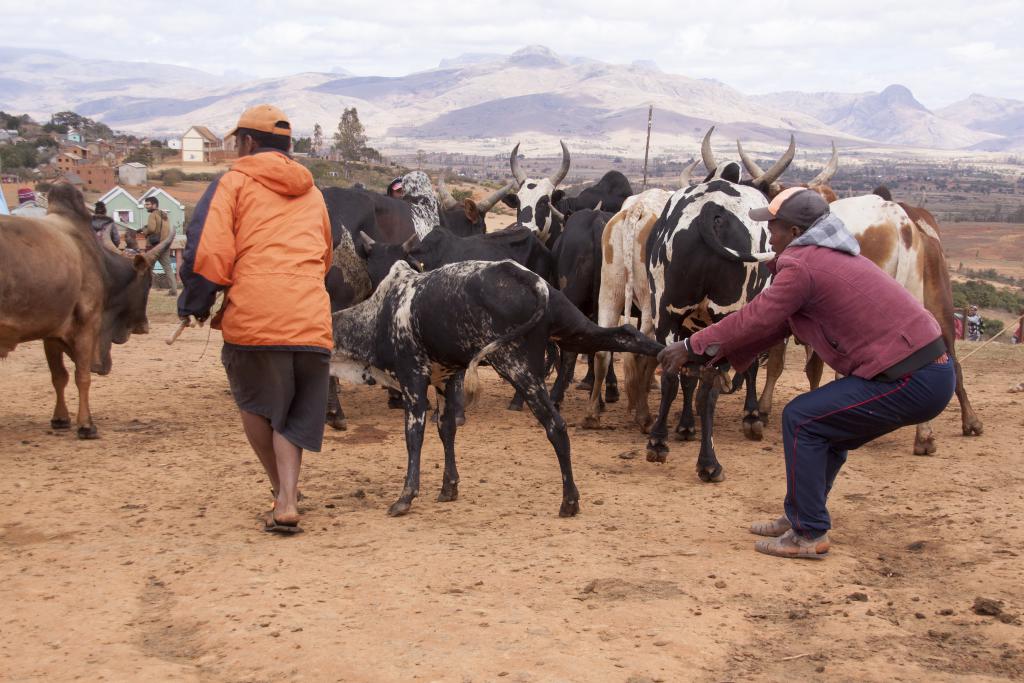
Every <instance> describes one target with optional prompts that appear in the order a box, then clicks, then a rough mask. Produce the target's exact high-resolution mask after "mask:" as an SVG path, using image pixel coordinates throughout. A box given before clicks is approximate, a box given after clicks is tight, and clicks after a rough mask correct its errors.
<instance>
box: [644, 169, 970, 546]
mask: <svg viewBox="0 0 1024 683" xmlns="http://www.w3.org/2000/svg"><path fill="white" fill-rule="evenodd" d="M750 217H751V218H753V219H754V220H760V221H768V229H769V232H770V234H771V246H772V250H773V251H775V253H776V254H778V256H777V257H776V259H775V261H773V262H772V263H771V264H769V267H770V268H772V270H773V273H774V278H773V279H772V283H771V286H769V287H768V288H767V289H765V290H764V291H763V292H761V294H760V295H758V296H757V297H756V298H755V299H754V300H753V301H751V302H750V303H749V304H747V305H746V306H744V307H743V308H742V309H740V310H739V311H736V312H735V313H733V314H732V315H730V316H728V317H726V318H725V319H724V320H722V321H721V322H719V323H717V324H715V325H711V326H710V327H707V328H705V329H703V330H701V331H700V332H697V333H695V334H694V335H693V336H691V337H690V338H688V339H684V340H683V341H680V342H676V343H675V344H672V345H670V346H668V347H667V348H666V349H665V350H664V351H662V353H661V355H660V356H659V359H660V360H661V363H662V365H663V366H664V368H665V371H666V372H678V371H679V369H680V368H681V367H682V366H683V365H684V364H685V363H696V362H706V363H718V362H721V361H723V360H728V361H729V363H730V364H732V366H733V367H734V368H735V369H736V370H737V371H743V370H745V369H746V368H747V367H749V366H750V364H751V363H753V362H754V361H755V360H756V358H757V355H758V353H760V352H761V351H763V350H764V349H767V348H769V347H771V346H772V345H774V344H776V343H777V342H779V341H781V340H783V339H784V338H785V337H786V336H788V335H789V334H794V335H796V336H797V337H798V338H800V340H801V341H803V342H804V343H806V344H808V345H809V346H811V348H813V349H814V350H815V351H816V352H817V353H818V355H819V356H821V358H822V359H823V360H824V361H825V362H826V363H828V364H829V365H831V366H832V367H833V368H834V369H835V370H836V371H837V372H839V373H841V374H842V375H845V377H844V378H843V379H840V380H837V381H835V382H831V383H829V384H826V385H825V386H823V387H821V388H819V389H816V390H815V391H811V392H808V393H806V394H802V395H801V396H798V397H797V398H795V399H793V401H791V402H790V403H789V404H788V405H787V406H786V408H785V410H783V413H782V434H783V439H784V443H783V445H784V448H785V454H786V484H787V490H786V500H785V511H786V514H785V515H783V516H782V517H779V518H778V519H775V520H772V521H771V522H764V523H759V524H754V525H752V526H751V528H750V530H751V531H752V532H753V533H755V534H759V535H762V536H771V537H773V538H772V540H768V541H758V542H757V543H756V544H755V549H756V550H758V551H759V552H762V553H766V554H769V555H778V556H781V557H811V558H821V557H824V556H825V555H826V554H827V553H828V550H829V539H828V530H829V529H830V528H831V526H832V524H831V520H830V518H829V514H828V509H827V508H826V507H825V501H826V499H827V497H828V493H829V491H830V490H831V488H832V484H833V482H834V481H835V478H836V475H837V474H838V473H839V470H840V468H841V467H842V466H843V463H845V462H846V454H847V451H849V450H852V449H854V448H858V447H860V446H862V445H864V444H865V443H867V442H869V441H871V440H873V439H876V438H878V437H879V436H882V435H883V434H887V433H889V432H891V431H893V430H895V429H898V428H899V427H903V426H906V425H912V424H917V423H919V422H924V421H926V420H930V419H932V418H933V417H935V416H936V415H938V414H939V413H941V412H942V410H943V408H945V407H946V404H947V403H949V399H950V397H951V396H952V395H953V388H954V386H955V383H956V377H955V375H954V371H953V365H952V363H951V362H950V360H949V357H948V356H947V355H946V347H945V343H944V342H943V340H942V336H941V332H940V330H939V325H938V323H937V322H935V318H934V317H932V315H931V313H929V312H928V311H927V310H925V308H924V306H922V305H921V303H920V302H918V301H917V300H916V299H914V297H912V296H911V295H910V293H909V292H907V290H905V289H904V288H903V287H901V286H900V285H899V284H898V283H897V282H896V281H895V280H893V279H892V278H891V277H889V276H888V275H887V274H886V273H885V272H883V271H882V270H881V269H880V268H879V267H878V266H876V265H875V264H874V263H872V262H871V261H870V260H869V259H867V258H865V257H863V256H860V246H859V245H858V243H857V240H856V239H854V238H853V236H852V235H851V234H850V233H849V231H848V230H847V229H846V226H844V225H843V223H842V221H840V220H839V219H838V218H837V217H836V216H833V215H832V214H830V213H829V209H828V204H827V203H826V202H825V200H824V199H822V198H821V196H820V195H818V193H816V192H814V191H812V190H806V189H804V188H790V189H788V190H785V191H783V192H781V193H779V194H778V195H777V196H776V197H775V199H773V200H772V202H771V204H770V205H769V206H767V207H765V208H761V209H753V210H751V212H750Z"/></svg>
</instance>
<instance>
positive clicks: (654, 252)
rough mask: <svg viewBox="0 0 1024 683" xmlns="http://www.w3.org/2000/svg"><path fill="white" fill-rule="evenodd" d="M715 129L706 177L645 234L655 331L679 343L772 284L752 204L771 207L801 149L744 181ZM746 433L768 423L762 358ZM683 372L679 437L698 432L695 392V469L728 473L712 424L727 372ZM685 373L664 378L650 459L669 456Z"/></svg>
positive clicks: (717, 477)
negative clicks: (715, 149)
mask: <svg viewBox="0 0 1024 683" xmlns="http://www.w3.org/2000/svg"><path fill="white" fill-rule="evenodd" d="M713 130H714V128H712V129H711V130H709V131H708V133H707V135H706V136H705V137H704V145H703V149H702V152H703V155H704V163H705V166H707V167H708V169H709V170H710V173H709V175H708V176H707V177H706V178H705V179H704V182H702V183H699V184H697V185H693V186H691V187H683V188H681V189H680V190H679V191H677V192H676V193H675V194H673V195H672V197H671V198H670V199H669V201H668V203H667V204H666V205H665V208H664V210H663V211H662V214H661V217H660V218H659V219H658V221H657V223H656V224H655V225H654V229H653V230H652V231H651V234H650V235H649V236H648V238H647V246H646V252H647V278H648V285H649V287H650V292H651V311H652V313H653V316H654V332H655V337H656V338H657V340H658V341H659V342H662V343H666V342H669V341H671V342H675V341H679V340H681V339H684V338H686V337H689V336H690V335H691V334H693V333H694V332H697V331H698V330H701V329H703V328H704V327H707V326H708V325H710V324H712V323H715V322H717V321H718V320H721V319H722V318H724V317H725V316H726V315H728V314H729V313H732V312H733V311H736V310H739V309H740V308H742V307H743V306H744V305H745V304H746V303H747V302H748V301H750V300H751V299H752V298H753V297H755V296H756V295H757V294H758V293H759V292H760V291H761V290H762V289H763V288H764V287H765V285H766V284H767V283H768V279H769V273H768V270H767V268H766V267H765V266H764V265H763V262H764V261H768V260H770V259H771V258H774V254H773V253H771V252H770V251H767V249H768V228H767V223H764V222H761V221H754V220H751V218H750V217H749V215H748V213H749V212H750V210H751V209H753V208H757V207H763V206H766V205H767V203H768V202H767V199H766V197H765V190H766V189H767V188H768V187H769V186H770V184H771V183H772V182H774V181H775V180H776V179H777V178H778V177H779V176H780V175H781V174H782V172H783V171H785V169H786V167H788V165H789V163H790V162H791V161H792V158H793V154H794V153H795V146H794V143H793V142H792V139H791V141H790V149H789V150H788V151H787V152H786V154H785V155H784V156H783V158H782V159H780V160H779V162H777V163H776V164H775V165H773V166H772V168H771V169H769V171H767V172H766V173H765V174H764V175H763V176H762V177H761V178H759V179H758V181H757V182H758V187H754V186H752V185H751V184H741V183H740V165H739V164H738V163H736V162H729V163H725V164H721V165H720V164H718V163H717V162H716V161H715V159H714V155H713V154H712V153H711V147H710V137H711V133H712V131H713ZM747 373H748V374H747V379H748V383H747V393H746V400H745V402H744V408H743V412H744V417H743V431H744V434H746V435H747V437H748V438H752V439H760V438H761V434H762V429H763V425H762V423H761V419H760V416H759V414H758V409H757V394H756V392H755V390H754V389H753V388H752V387H754V386H755V379H756V373H757V364H756V363H755V364H754V365H753V366H752V367H751V368H750V369H749V370H747ZM681 374H682V383H683V394H684V405H683V413H682V416H681V418H680V423H679V426H678V427H677V429H676V431H677V436H678V437H679V438H680V439H681V440H686V441H689V440H692V439H694V438H695V436H696V432H695V429H694V416H693V410H692V408H691V400H692V397H693V393H694V390H695V389H698V380H699V389H698V392H697V411H698V412H699V413H700V420H701V446H700V454H699V456H698V458H697V475H698V476H699V477H700V479H701V480H702V481H712V482H719V481H722V480H723V479H724V478H725V475H724V473H723V469H722V466H721V464H719V462H718V458H717V457H716V456H715V449H714V440H713V435H712V431H713V422H714V411H715V403H716V401H717V399H718V394H719V392H720V390H721V388H722V386H721V384H722V380H721V378H722V375H721V371H720V370H718V369H717V368H713V367H709V366H691V367H690V368H687V369H685V370H684V372H683V373H681ZM679 382H680V377H679V376H675V375H673V376H669V375H665V376H664V377H663V378H662V381H661V406H660V408H659V411H658V417H657V419H656V420H655V423H654V425H653V426H652V427H651V431H650V439H649V440H648V442H647V459H648V460H649V461H651V462H664V461H665V459H666V457H667V455H668V450H669V449H668V444H667V438H668V428H667V421H668V414H669V411H670V409H671V406H672V401H673V400H674V399H675V397H676V393H677V391H678V390H679Z"/></svg>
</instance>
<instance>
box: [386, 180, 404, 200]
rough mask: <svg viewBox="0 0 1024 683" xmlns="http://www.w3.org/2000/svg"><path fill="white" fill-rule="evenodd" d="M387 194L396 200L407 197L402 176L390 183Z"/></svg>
mask: <svg viewBox="0 0 1024 683" xmlns="http://www.w3.org/2000/svg"><path fill="white" fill-rule="evenodd" d="M385 194H387V196H389V197H394V198H395V199H401V198H402V197H404V196H405V188H404V187H403V186H402V176H398V177H397V178H395V179H394V180H392V181H391V182H390V183H388V189H387V192H386V193H385Z"/></svg>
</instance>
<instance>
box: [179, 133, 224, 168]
mask: <svg viewBox="0 0 1024 683" xmlns="http://www.w3.org/2000/svg"><path fill="white" fill-rule="evenodd" d="M222 149H224V141H223V140H221V139H220V138H219V137H217V136H216V135H214V134H213V132H212V131H210V129H209V128H207V127H206V126H192V127H191V128H189V129H188V130H187V131H185V134H184V135H182V136H181V160H182V161H185V162H195V163H209V161H210V155H211V154H212V153H213V152H215V151H218V150H222Z"/></svg>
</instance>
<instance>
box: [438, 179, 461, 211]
mask: <svg viewBox="0 0 1024 683" xmlns="http://www.w3.org/2000/svg"><path fill="white" fill-rule="evenodd" d="M437 193H438V194H439V195H441V206H443V207H444V210H445V211H447V210H449V209H454V208H455V207H456V206H458V205H459V202H458V201H457V200H456V199H455V197H453V196H452V193H451V192H449V191H448V186H447V185H445V184H444V175H440V176H438V177H437Z"/></svg>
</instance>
